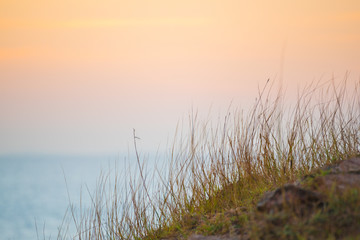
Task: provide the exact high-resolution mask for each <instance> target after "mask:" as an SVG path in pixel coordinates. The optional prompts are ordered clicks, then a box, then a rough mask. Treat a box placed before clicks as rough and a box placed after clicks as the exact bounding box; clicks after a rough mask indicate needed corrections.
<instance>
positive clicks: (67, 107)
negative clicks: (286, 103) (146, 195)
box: [0, 0, 360, 154]
mask: <svg viewBox="0 0 360 240" xmlns="http://www.w3.org/2000/svg"><path fill="white" fill-rule="evenodd" d="M0 36H1V37H0V154H8V153H105V152H106V153H109V152H111V153H114V152H122V151H127V149H128V148H132V134H133V129H136V133H137V135H138V136H139V137H140V138H141V140H139V142H140V143H139V144H140V146H141V150H144V151H153V150H156V149H157V148H158V147H166V145H167V143H168V141H170V142H171V140H172V137H173V135H172V134H173V132H174V130H175V128H176V125H177V123H178V121H180V120H181V119H183V118H185V119H186V117H187V115H188V114H189V112H191V109H195V110H197V111H207V110H208V109H209V107H210V105H211V106H215V107H214V108H215V111H216V109H217V108H219V109H224V108H226V106H228V105H229V104H230V102H232V104H233V105H234V104H235V105H239V106H240V107H241V106H242V105H244V106H246V105H247V104H249V103H251V102H253V101H254V99H255V97H256V96H257V93H258V87H259V86H260V87H261V86H264V84H265V83H266V81H267V79H269V78H270V79H271V80H273V81H275V82H276V83H279V84H282V86H284V88H285V89H287V91H288V92H289V93H290V94H291V93H295V91H296V89H298V88H299V87H301V86H304V85H305V84H307V83H310V82H311V81H318V80H329V79H331V78H334V79H335V81H341V80H343V79H344V77H345V75H346V74H348V81H349V82H350V83H355V82H357V81H359V79H360V45H359V43H360V1H358V0H343V1H339V0H327V1H324V0H319V1H310V0H302V1H300V0H294V1H280V0H272V1H265V0H254V1H242V0H236V1H235V0H191V1H190V0H182V1H177V0H174V1H169V0H151V1H150V0H147V1H146V0H131V1H130V0H116V1H115V0H114V1H112V0H104V1H95V0H76V1H73V0H72V1H70V0H63V1H48V0H32V1H25V0H11V1H10V0H0Z"/></svg>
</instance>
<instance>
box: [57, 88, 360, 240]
mask: <svg viewBox="0 0 360 240" xmlns="http://www.w3.org/2000/svg"><path fill="white" fill-rule="evenodd" d="M348 87H349V86H348V85H347V84H346V81H344V82H343V83H341V84H340V85H335V83H334V82H327V83H325V84H322V85H321V84H319V83H317V84H312V85H310V86H308V87H306V88H305V89H304V90H303V91H302V92H300V93H299V96H298V101H297V102H296V104H295V105H293V106H286V104H285V103H284V97H283V95H282V92H281V91H280V90H279V91H275V92H274V88H273V85H272V84H271V83H267V85H266V86H265V87H264V89H263V90H261V91H259V96H258V98H257V100H256V102H255V104H254V106H253V108H252V109H251V110H250V111H249V112H247V113H244V112H243V111H239V110H234V111H232V112H228V114H226V116H225V118H224V120H223V121H219V122H217V123H213V122H210V121H201V120H199V119H198V116H197V114H192V115H191V116H189V131H188V132H187V133H184V131H181V130H180V128H178V129H177V134H176V137H175V140H174V143H173V144H172V150H171V151H170V153H169V156H168V166H167V167H163V168H153V169H152V171H150V172H149V171H148V170H147V169H146V165H144V161H143V159H142V158H141V156H140V155H139V154H138V150H137V138H136V136H135V132H134V147H135V151H136V156H137V159H136V161H137V164H138V175H136V176H127V182H126V183H125V184H124V185H119V181H118V180H119V179H118V177H119V176H116V177H115V179H110V178H109V177H108V176H107V175H102V177H101V178H100V180H99V184H98V188H97V191H96V192H95V193H94V194H92V200H93V205H92V207H91V208H90V209H82V210H81V211H80V213H78V214H77V211H76V210H75V209H74V208H70V211H69V212H70V213H71V216H72V219H73V222H74V225H75V226H76V230H77V234H76V235H75V236H72V237H73V238H74V239H79V240H80V239H186V238H187V237H188V236H190V235H191V234H194V233H197V234H203V235H213V234H241V235H242V236H245V237H250V238H251V239H310V238H313V239H338V238H339V236H345V235H346V234H350V233H354V231H355V230H354V229H353V225H352V224H351V223H353V222H354V221H355V222H357V223H359V222H360V196H359V194H358V193H357V192H349V194H347V195H346V196H342V197H341V198H340V197H336V196H334V197H332V198H331V201H330V203H329V204H328V205H327V206H326V208H325V209H324V210H322V211H319V212H316V213H314V214H313V215H312V216H311V217H310V218H301V217H296V216H293V215H286V214H283V213H282V214H281V213H278V214H268V215H259V213H258V212H257V211H256V204H257V202H258V201H259V199H260V197H261V196H262V194H263V193H264V192H265V191H268V190H271V189H274V188H275V187H276V186H280V185H282V184H285V183H287V182H293V181H295V180H296V179H298V178H299V177H301V176H304V175H306V174H309V173H311V172H312V171H313V170H314V169H317V168H319V167H321V166H323V165H325V164H331V163H334V162H336V161H340V160H343V159H346V158H349V157H352V156H355V155H357V154H359V152H360V91H359V83H356V84H354V85H353V86H350V87H351V88H352V91H349V90H348V89H349V88H348ZM274 94H275V95H274ZM323 174H326V173H323ZM331 219H333V220H331ZM357 226H359V225H357ZM66 236H67V232H66V231H64V228H62V229H60V232H59V237H58V238H59V239H63V238H66ZM314 236H317V238H316V237H314ZM349 237H351V236H350V235H349ZM349 239H351V238H349Z"/></svg>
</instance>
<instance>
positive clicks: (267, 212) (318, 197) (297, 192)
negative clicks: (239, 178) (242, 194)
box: [188, 156, 360, 240]
mask: <svg viewBox="0 0 360 240" xmlns="http://www.w3.org/2000/svg"><path fill="white" fill-rule="evenodd" d="M358 190H359V191H358ZM349 191H350V192H351V191H352V192H351V193H355V195H356V199H358V198H359V197H358V195H359V192H360V156H358V157H355V158H351V159H348V160H344V161H342V162H339V163H337V164H334V165H329V166H325V167H323V168H321V169H317V170H316V171H314V173H313V174H311V175H308V176H305V177H303V178H302V179H300V180H298V181H297V182H295V183H289V184H286V185H284V186H281V187H279V188H277V189H275V190H273V191H271V192H267V193H266V194H264V196H263V198H262V199H261V200H260V201H259V203H258V205H257V210H256V212H255V213H254V218H255V219H258V220H256V221H255V223H256V225H257V226H256V228H257V229H258V231H259V232H260V233H259V235H256V236H255V237H254V236H251V237H250V234H249V232H252V233H254V231H255V232H256V230H254V229H252V230H251V231H250V230H241V229H237V230H236V231H233V232H232V233H231V234H227V235H216V236H214V235H213V236H203V235H198V234H193V235H191V236H190V237H189V238H188V239H189V240H216V239H222V240H235V239H252V238H258V239H277V237H276V236H279V235H276V233H275V230H272V228H274V229H275V228H279V227H283V226H284V225H287V224H288V223H290V222H295V225H296V224H297V222H298V223H299V225H301V224H304V223H305V225H304V226H308V225H309V224H310V225H311V224H312V223H313V224H314V227H315V228H316V226H317V224H319V222H321V221H323V222H322V223H321V224H323V225H321V224H320V225H319V226H329V228H327V227H326V228H324V230H323V231H333V232H334V234H333V235H332V236H334V237H335V239H338V238H339V239H343V238H345V239H360V217H359V216H358V213H357V212H356V211H355V210H354V213H353V214H352V213H349V215H352V216H351V217H350V216H349V217H347V215H346V214H347V213H346V211H348V210H344V211H345V213H344V212H342V213H336V212H337V209H336V206H335V207H332V209H330V210H329V208H327V206H328V205H329V204H331V203H330V202H334V201H333V199H337V200H336V201H337V202H340V203H342V202H344V204H343V205H345V208H346V204H347V203H346V201H348V200H349V201H352V203H353V204H358V202H354V201H353V200H351V199H349V197H346V196H349V194H348V193H349ZM353 195H354V194H353ZM343 198H344V201H342V199H343ZM345 198H346V199H345ZM356 206H357V205H356ZM342 207H343V206H342V205H339V208H342ZM322 209H327V210H326V211H327V212H326V213H324V214H323V215H322V212H321V211H322ZM350 210H351V208H350ZM324 211H325V210H324ZM334 212H335V213H334ZM314 214H318V215H316V216H315V218H316V220H314ZM336 214H338V215H336ZM354 214H355V215H354ZM285 215H286V216H287V217H283V216H285ZM279 216H280V217H279ZM322 216H325V217H322ZM331 216H332V217H333V218H334V220H333V219H328V218H331ZM294 219H295V220H294ZM299 219H301V221H300V220H299ZM318 219H320V220H318ZM327 221H337V223H336V224H335V225H334V226H332V224H327ZM306 224H307V225H306ZM330 225H331V226H330ZM291 226H292V227H289V228H288V229H287V228H285V229H284V228H282V230H281V231H284V233H283V234H284V235H281V236H283V237H281V238H285V239H298V238H300V237H299V236H298V235H297V234H296V232H294V231H295V230H294V229H296V227H295V228H294V227H293V225H291ZM334 228H335V229H334ZM336 228H343V229H336ZM329 229H330V230H329ZM286 231H289V232H286ZM320 231H321V229H320ZM318 232H319V229H315V230H311V231H310V230H309V231H308V232H306V231H303V232H302V234H305V236H307V237H306V238H305V239H308V238H309V239H311V238H312V239H317V238H316V237H313V236H312V233H314V234H318V235H317V236H327V235H321V233H320V235H319V233H318ZM302 236H303V235H302Z"/></svg>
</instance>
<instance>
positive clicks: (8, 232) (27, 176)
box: [0, 153, 136, 240]
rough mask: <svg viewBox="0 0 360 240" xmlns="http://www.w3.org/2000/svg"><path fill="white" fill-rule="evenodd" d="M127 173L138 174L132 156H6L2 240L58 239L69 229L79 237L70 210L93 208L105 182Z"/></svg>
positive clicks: (0, 184)
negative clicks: (106, 177) (94, 197)
mask: <svg viewBox="0 0 360 240" xmlns="http://www.w3.org/2000/svg"><path fill="white" fill-rule="evenodd" d="M129 166H132V168H131V167H129ZM127 169H136V161H135V162H134V158H133V157H129V155H128V154H118V153H117V154H97V155H41V154H23V155H2V156H0V233H1V234H0V240H10V239H11V240H18V239H28V240H32V239H58V234H59V229H60V228H64V226H65V225H66V224H67V226H68V232H69V236H74V235H75V233H76V232H75V231H76V229H75V227H74V226H73V225H74V224H72V223H71V218H70V220H69V217H65V215H66V213H67V212H68V213H69V206H70V205H71V206H72V207H73V209H79V208H80V207H82V208H86V207H91V204H92V202H91V194H92V193H93V192H94V191H95V190H96V186H97V183H98V182H99V179H100V176H104V174H105V175H106V174H107V175H111V174H113V175H115V174H116V175H118V176H119V175H120V177H122V175H124V174H128V170H127ZM114 171H116V172H114ZM134 171H136V170H134ZM109 173H111V174H109ZM125 177H126V176H125ZM80 202H81V205H80ZM67 215H69V214H67ZM64 221H66V222H65V225H64Z"/></svg>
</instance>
